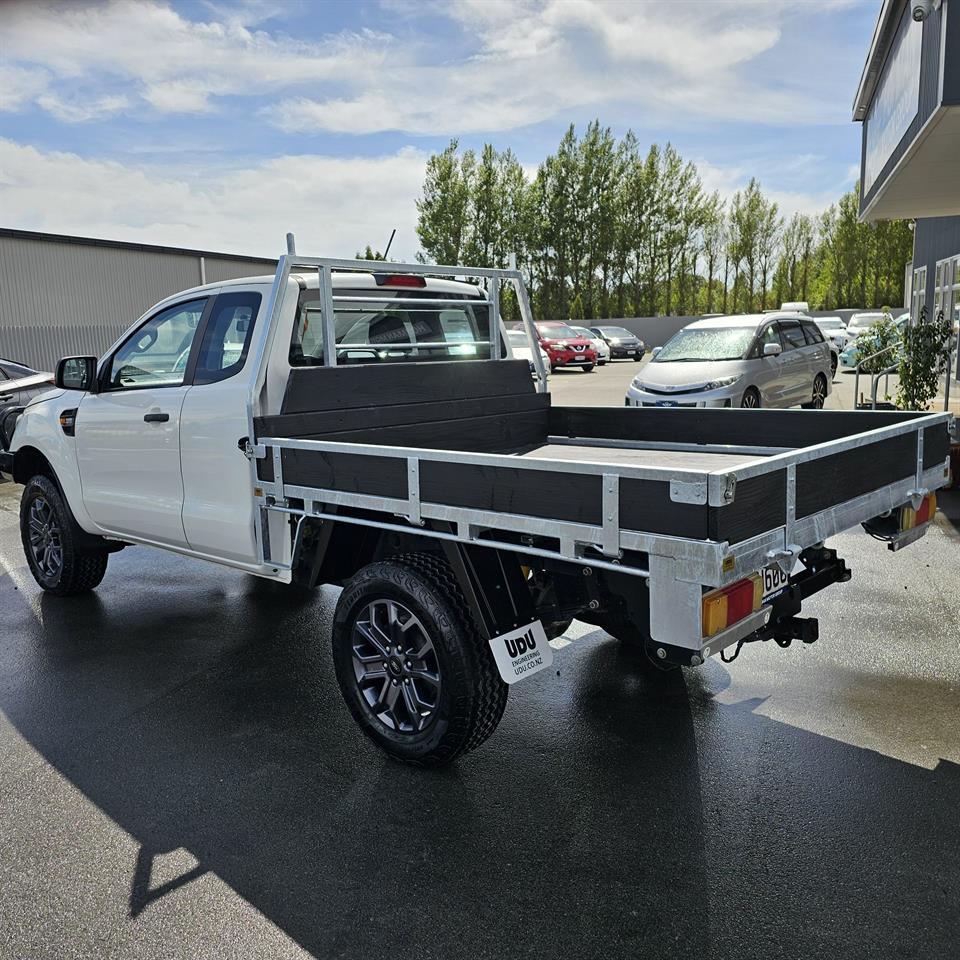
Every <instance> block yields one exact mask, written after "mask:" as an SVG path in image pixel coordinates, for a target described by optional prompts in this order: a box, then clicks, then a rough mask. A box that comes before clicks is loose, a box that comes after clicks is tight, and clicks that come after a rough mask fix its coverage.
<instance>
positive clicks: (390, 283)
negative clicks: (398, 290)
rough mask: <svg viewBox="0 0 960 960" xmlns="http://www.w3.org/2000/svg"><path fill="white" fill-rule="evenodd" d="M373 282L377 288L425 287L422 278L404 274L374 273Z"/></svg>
mask: <svg viewBox="0 0 960 960" xmlns="http://www.w3.org/2000/svg"><path fill="white" fill-rule="evenodd" d="M373 278H374V280H376V281H377V286H378V287H420V288H423V287H425V286H426V285H427V281H426V279H425V278H424V277H416V276H413V275H410V274H406V273H375V274H374V275H373Z"/></svg>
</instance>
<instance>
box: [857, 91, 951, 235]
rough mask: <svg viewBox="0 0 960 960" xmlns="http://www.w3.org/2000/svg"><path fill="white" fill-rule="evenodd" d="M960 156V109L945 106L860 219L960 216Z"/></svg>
mask: <svg viewBox="0 0 960 960" xmlns="http://www.w3.org/2000/svg"><path fill="white" fill-rule="evenodd" d="M958 156H960V106H946V107H945V106H941V107H939V108H938V109H937V110H935V111H934V112H933V114H932V115H931V116H930V118H929V119H928V120H927V122H926V123H925V124H924V126H923V128H922V129H921V130H920V132H919V133H918V134H917V137H916V138H915V139H914V141H913V143H911V145H910V147H909V148H908V149H907V151H906V152H905V153H904V154H903V156H902V157H901V158H900V160H899V162H898V163H897V165H896V166H895V167H894V168H893V170H892V171H891V173H890V175H889V176H888V177H886V178H885V180H884V181H883V183H882V185H881V186H880V189H879V190H878V191H877V192H876V194H875V195H874V196H873V197H871V198H870V200H869V202H868V203H867V205H866V206H865V207H864V209H863V211H862V213H861V215H860V218H861V219H862V220H868V221H872V220H892V219H896V218H916V217H946V216H956V215H960V187H958V184H957V157H958Z"/></svg>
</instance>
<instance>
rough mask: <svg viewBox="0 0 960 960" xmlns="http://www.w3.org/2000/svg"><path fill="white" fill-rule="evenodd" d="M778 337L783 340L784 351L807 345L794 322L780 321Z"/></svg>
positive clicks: (800, 330)
mask: <svg viewBox="0 0 960 960" xmlns="http://www.w3.org/2000/svg"><path fill="white" fill-rule="evenodd" d="M780 336H781V338H782V339H783V349H784V350H796V349H799V348H800V347H805V346H806V345H807V339H806V337H804V335H803V330H802V329H801V328H800V324H799V323H797V321H796V320H781V321H780Z"/></svg>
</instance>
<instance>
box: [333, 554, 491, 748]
mask: <svg viewBox="0 0 960 960" xmlns="http://www.w3.org/2000/svg"><path fill="white" fill-rule="evenodd" d="M333 659H334V667H335V669H336V674H337V682H338V684H339V685H340V692H341V693H342V694H343V698H344V700H345V701H346V704H347V706H348V707H349V709H350V712H351V713H352V714H353V718H354V719H355V720H356V721H357V723H358V724H359V725H360V728H361V729H362V730H363V732H364V733H365V734H366V735H367V736H368V737H370V739H371V740H373V741H374V743H376V744H377V745H378V746H380V747H381V748H382V749H383V750H385V751H386V752H387V753H388V754H390V756H392V757H395V758H396V759H398V760H402V761H404V762H406V763H413V764H417V765H420V766H442V765H444V764H447V763H450V762H451V761H452V760H455V759H456V758H457V757H458V756H460V755H461V754H462V753H466V752H467V751H468V750H472V749H474V748H475V747H478V746H480V744H482V743H483V742H484V741H485V740H486V739H487V737H489V736H490V735H491V734H492V733H493V731H494V730H495V729H496V728H497V724H498V723H499V722H500V718H501V716H502V715H503V710H504V707H505V706H506V703H507V685H506V684H505V683H504V682H503V680H502V679H501V678H500V674H499V672H498V670H497V666H496V663H495V662H494V659H493V655H492V654H491V652H490V648H489V646H488V645H487V644H486V643H485V642H484V640H483V638H482V636H481V635H480V632H479V631H478V629H477V627H476V625H475V624H474V622H473V618H472V617H471V615H470V613H469V610H468V608H467V605H466V601H465V600H464V598H463V595H462V593H461V592H460V589H459V587H458V586H457V582H456V579H455V578H454V575H453V572H452V571H451V569H450V567H449V566H448V565H447V564H446V563H445V562H444V561H442V560H440V559H438V558H436V557H434V556H433V555H431V554H426V553H414V554H406V555H404V556H400V557H395V558H394V559H392V560H384V561H380V562H377V563H372V564H370V565H369V566H367V567H364V568H363V569H362V570H361V571H360V572H359V573H358V574H357V575H356V576H355V577H354V578H353V579H352V580H351V581H350V582H349V583H348V584H347V586H346V587H345V588H344V590H343V592H342V593H341V594H340V599H339V601H338V602H337V608H336V612H335V613H334V622H333Z"/></svg>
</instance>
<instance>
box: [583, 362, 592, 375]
mask: <svg viewBox="0 0 960 960" xmlns="http://www.w3.org/2000/svg"><path fill="white" fill-rule="evenodd" d="M581 369H582V370H583V372H584V373H593V364H592V363H588V364H587V365H586V366H584V367H581Z"/></svg>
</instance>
